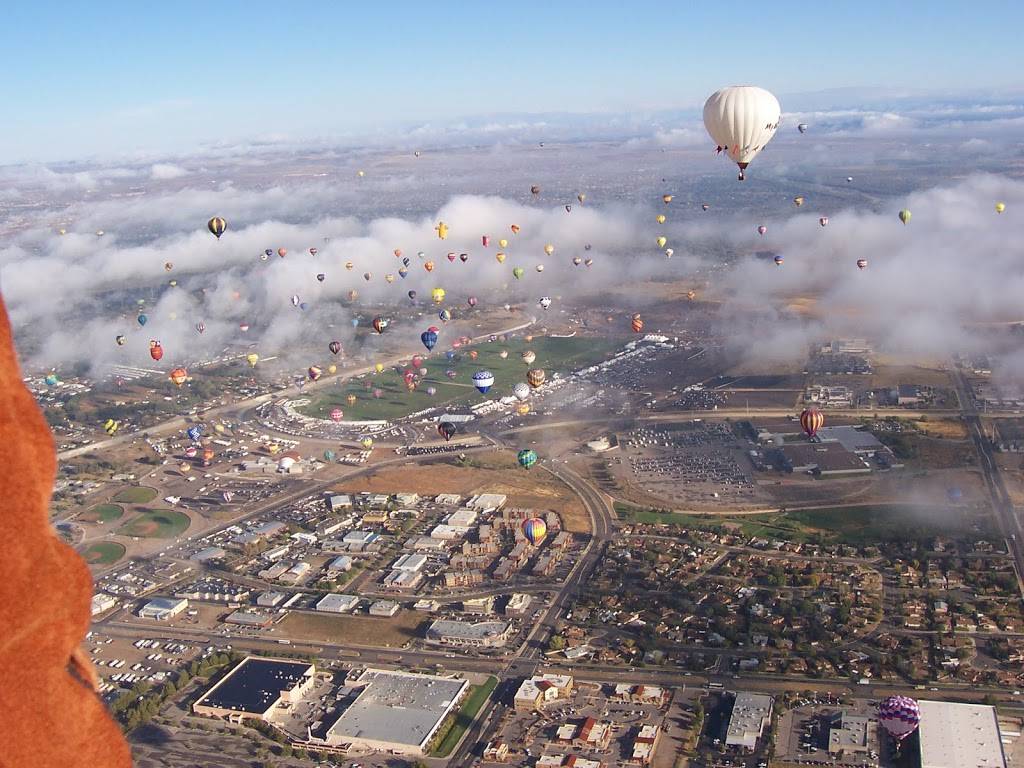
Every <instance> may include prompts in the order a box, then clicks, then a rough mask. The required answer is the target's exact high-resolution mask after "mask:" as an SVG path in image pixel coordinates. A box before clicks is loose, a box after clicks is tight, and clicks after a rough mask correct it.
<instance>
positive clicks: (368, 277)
mask: <svg viewBox="0 0 1024 768" xmlns="http://www.w3.org/2000/svg"><path fill="white" fill-rule="evenodd" d="M372 279H373V273H372V272H363V280H366V281H367V282H369V281H370V280H372Z"/></svg>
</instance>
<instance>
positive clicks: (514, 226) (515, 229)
mask: <svg viewBox="0 0 1024 768" xmlns="http://www.w3.org/2000/svg"><path fill="white" fill-rule="evenodd" d="M509 229H511V230H512V234H513V235H518V234H519V225H518V224H510V225H509Z"/></svg>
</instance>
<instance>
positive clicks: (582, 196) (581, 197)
mask: <svg viewBox="0 0 1024 768" xmlns="http://www.w3.org/2000/svg"><path fill="white" fill-rule="evenodd" d="M576 199H577V200H579V201H580V205H583V201H584V200H586V199H587V193H586V192H580V193H579V194H578V195H576Z"/></svg>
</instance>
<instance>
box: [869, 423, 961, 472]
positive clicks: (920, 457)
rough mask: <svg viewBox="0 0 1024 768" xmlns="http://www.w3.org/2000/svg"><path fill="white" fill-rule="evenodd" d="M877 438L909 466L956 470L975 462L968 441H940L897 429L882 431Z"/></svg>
mask: <svg viewBox="0 0 1024 768" xmlns="http://www.w3.org/2000/svg"><path fill="white" fill-rule="evenodd" d="M878 439H879V440H881V441H882V442H883V443H885V444H886V445H887V446H889V448H891V449H892V452H893V453H894V454H896V458H898V459H900V460H902V461H903V462H904V463H905V464H906V465H907V467H910V468H912V469H913V468H920V469H929V470H936V469H956V468H958V467H970V466H974V465H975V464H976V463H977V455H976V454H975V451H974V445H973V444H972V443H971V442H970V441H968V440H943V439H939V438H934V437H927V436H925V435H915V434H904V433H898V432H897V433H888V432H882V433H880V434H879V435H878Z"/></svg>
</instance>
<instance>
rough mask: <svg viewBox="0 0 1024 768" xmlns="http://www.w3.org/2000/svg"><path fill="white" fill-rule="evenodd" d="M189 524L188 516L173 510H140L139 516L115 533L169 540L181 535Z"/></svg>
mask: <svg viewBox="0 0 1024 768" xmlns="http://www.w3.org/2000/svg"><path fill="white" fill-rule="evenodd" d="M190 523H191V520H189V518H188V515H186V514H184V513H182V512H178V511H177V510H174V509H140V510H139V514H138V515H137V516H136V517H134V518H132V519H131V520H129V521H128V522H127V523H125V524H124V525H122V526H121V527H120V528H118V529H117V532H118V533H119V534H120V535H122V536H138V537H143V538H148V539H170V538H176V537H178V536H180V535H181V534H183V533H184V532H185V531H186V530H188V526H189V524H190Z"/></svg>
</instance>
